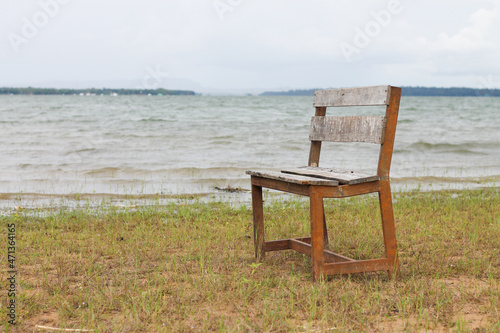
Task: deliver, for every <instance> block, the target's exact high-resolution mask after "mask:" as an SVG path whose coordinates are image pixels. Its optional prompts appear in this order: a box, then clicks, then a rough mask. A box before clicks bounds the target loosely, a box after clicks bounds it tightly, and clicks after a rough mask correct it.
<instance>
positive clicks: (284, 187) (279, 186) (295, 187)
mask: <svg viewBox="0 0 500 333" xmlns="http://www.w3.org/2000/svg"><path fill="white" fill-rule="evenodd" d="M250 181H251V183H252V186H253V185H255V186H260V187H265V188H269V189H273V190H277V191H283V192H287V193H294V194H298V195H304V196H309V185H300V184H292V183H287V182H282V181H279V180H275V179H267V178H261V177H256V176H252V178H251V180H250ZM368 184H370V183H368ZM323 188H327V189H329V188H336V186H335V187H332V186H323Z"/></svg>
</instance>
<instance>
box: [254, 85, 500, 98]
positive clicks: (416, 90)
mask: <svg viewBox="0 0 500 333" xmlns="http://www.w3.org/2000/svg"><path fill="white" fill-rule="evenodd" d="M402 88H403V91H402V94H403V96H422V97H424V96H427V97H432V96H436V97H500V89H489V88H487V87H482V88H458V87H457V88H455V87H451V88H439V87H402ZM318 89H325V88H317V89H298V90H288V91H266V92H263V93H262V94H260V96H313V95H314V92H315V91H316V90H318ZM330 89H331V88H330Z"/></svg>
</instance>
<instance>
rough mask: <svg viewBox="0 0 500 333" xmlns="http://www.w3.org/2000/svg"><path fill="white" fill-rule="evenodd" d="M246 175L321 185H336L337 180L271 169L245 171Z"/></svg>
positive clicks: (337, 183) (293, 182)
mask: <svg viewBox="0 0 500 333" xmlns="http://www.w3.org/2000/svg"><path fill="white" fill-rule="evenodd" d="M246 174H247V175H251V176H255V177H261V178H267V179H274V180H280V181H284V182H287V183H292V184H300V185H323V186H338V185H339V182H338V181H336V180H331V179H321V178H313V177H306V176H299V175H292V174H287V173H281V172H273V171H251V170H249V171H246Z"/></svg>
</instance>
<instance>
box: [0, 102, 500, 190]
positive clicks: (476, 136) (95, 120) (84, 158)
mask: <svg viewBox="0 0 500 333" xmlns="http://www.w3.org/2000/svg"><path fill="white" fill-rule="evenodd" d="M359 111H360V112H361V113H362V114H383V112H384V109H383V108H380V107H375V108H368V109H366V108H365V109H362V110H359ZM0 112H1V120H0V151H1V154H2V158H1V159H0V193H19V192H25V193H47V194H48V193H50V194H64V193H132V194H138V193H170V194H178V193H201V192H211V191H214V187H215V186H218V187H225V186H233V187H237V186H241V187H243V188H249V181H248V176H247V175H245V173H244V171H245V170H247V169H255V168H280V167H282V166H287V167H293V166H301V165H305V164H306V163H307V158H308V149H309V141H308V131H309V122H310V118H311V116H312V115H313V113H314V108H313V107H312V97H255V96H248V97H211V96H149V97H148V96H117V97H112V96H0ZM352 112H353V111H352V108H340V109H329V110H328V114H330V115H333V114H352ZM323 147H324V148H323V151H322V156H321V162H320V164H321V165H322V166H332V167H336V166H340V167H346V168H347V167H348V168H353V169H359V170H363V171H367V172H374V171H375V170H376V161H377V157H378V147H377V146H375V145H370V144H368V145H366V144H328V143H326V144H324V145H323ZM391 176H392V179H393V181H394V183H395V184H399V186H402V187H405V186H408V187H412V186H418V184H424V185H428V184H429V183H432V184H449V186H451V187H454V186H455V185H456V184H459V185H458V186H459V187H473V186H476V185H475V184H480V186H485V185H486V186H497V184H498V181H499V180H500V99H499V98H479V97H470V98H468V97H464V98H456V97H454V98H448V97H446V98H445V97H424V98H422V97H406V98H403V99H402V102H401V109H400V115H399V124H398V130H397V136H396V145H395V151H394V156H393V164H392V168H391ZM450 184H451V185H450Z"/></svg>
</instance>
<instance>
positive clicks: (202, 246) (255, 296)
mask: <svg viewBox="0 0 500 333" xmlns="http://www.w3.org/2000/svg"><path fill="white" fill-rule="evenodd" d="M325 212H326V216H327V224H328V229H329V235H330V248H331V249H332V250H333V251H334V252H338V253H342V254H345V255H347V256H351V257H354V258H374V257H378V256H380V255H382V254H383V244H382V234H381V225H380V214H379V212H378V199H377V197H375V196H362V197H355V198H350V199H342V200H333V199H332V200H325ZM499 212H500V191H499V190H498V189H485V190H477V191H460V192H457V191H442V192H428V193H421V192H414V193H399V194H395V195H394V214H395V218H396V231H397V238H398V246H399V253H400V263H401V274H400V277H399V279H398V280H395V281H391V280H389V279H388V276H387V274H386V273H384V272H381V273H370V274H356V275H351V276H335V277H332V278H330V279H328V280H327V281H320V282H316V283H314V282H312V281H311V263H310V259H309V258H308V257H306V256H304V255H302V254H299V253H296V252H294V251H281V252H274V253H268V254H267V255H266V257H265V258H264V260H263V261H262V262H261V263H257V262H256V261H255V259H254V253H253V239H252V238H253V236H252V235H253V229H252V212H251V208H250V207H245V206H241V207H234V206H231V205H230V204H227V203H194V204H182V203H179V204H169V205H157V204H156V205H150V206H139V207H129V208H116V207H111V206H103V207H99V209H97V210H95V209H85V208H81V209H64V208H60V209H58V210H56V211H54V210H51V211H47V210H35V211H32V210H30V211H20V212H18V213H17V214H15V215H12V216H4V217H2V218H1V220H2V225H3V228H2V230H1V233H0V237H1V239H2V241H1V242H0V243H1V244H4V245H3V246H2V247H3V248H4V249H5V248H6V247H7V224H12V223H15V225H16V232H17V235H16V237H17V248H16V260H17V261H16V264H17V266H18V273H17V280H18V286H17V288H18V289H17V301H16V302H17V309H16V311H17V316H18V318H17V319H18V321H19V324H18V325H17V329H18V330H19V331H36V325H43V326H50V327H55V328H80V329H81V328H85V329H91V330H94V332H240V331H242V332H288V331H290V332H328V331H332V332H339V331H341V332H342V331H359V332H365V331H387V332H389V331H408V332H412V331H426V330H429V331H430V330H437V331H447V330H452V331H458V332H473V331H475V332H492V331H500V319H499V310H500V280H499V278H500V214H499ZM265 219H266V238H267V239H269V240H271V239H278V238H285V237H290V236H297V237H298V236H307V235H308V234H309V207H308V203H307V202H305V201H302V200H291V201H286V202H277V201H267V202H266V203H265ZM5 257H6V256H4V258H5ZM4 267H6V265H4ZM2 272H3V273H2V274H3V278H2V280H3V281H6V278H7V277H6V274H7V273H5V272H6V269H4V270H3V271H2ZM5 289H6V288H5ZM7 302H8V298H7V293H6V292H2V293H1V296H0V303H1V306H0V318H3V319H2V321H3V322H2V323H1V324H2V325H6V324H7V319H6V318H7V308H6V305H7Z"/></svg>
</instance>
